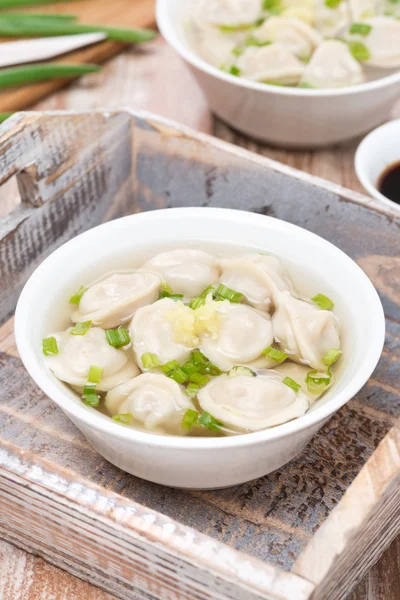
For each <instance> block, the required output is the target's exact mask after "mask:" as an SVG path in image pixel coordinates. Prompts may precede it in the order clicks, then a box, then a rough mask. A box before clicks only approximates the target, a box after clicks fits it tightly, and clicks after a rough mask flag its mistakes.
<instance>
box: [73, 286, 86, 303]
mask: <svg viewBox="0 0 400 600" xmlns="http://www.w3.org/2000/svg"><path fill="white" fill-rule="evenodd" d="M86 290H87V288H86V287H83V286H82V285H81V287H80V288H79V290H78V291H77V292H75V294H73V295H72V296H71V298H70V299H69V303H70V304H76V305H77V306H79V302H80V301H81V299H82V296H83V294H84V293H85V292H86Z"/></svg>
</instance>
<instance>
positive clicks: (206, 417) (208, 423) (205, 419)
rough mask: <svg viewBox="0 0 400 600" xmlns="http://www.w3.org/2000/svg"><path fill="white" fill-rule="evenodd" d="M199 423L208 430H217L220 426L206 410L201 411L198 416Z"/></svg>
mask: <svg viewBox="0 0 400 600" xmlns="http://www.w3.org/2000/svg"><path fill="white" fill-rule="evenodd" d="M199 423H200V425H203V427H206V428H207V429H209V430H210V431H219V430H220V429H221V427H222V423H220V422H219V421H217V420H216V419H215V418H214V417H213V416H211V415H210V413H208V412H203V413H201V415H200V417H199Z"/></svg>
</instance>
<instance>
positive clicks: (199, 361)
mask: <svg viewBox="0 0 400 600" xmlns="http://www.w3.org/2000/svg"><path fill="white" fill-rule="evenodd" d="M192 361H193V362H194V364H195V365H205V364H206V363H208V362H209V360H208V358H207V357H206V356H204V354H203V353H202V352H200V350H195V351H194V352H192Z"/></svg>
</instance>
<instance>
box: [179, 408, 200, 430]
mask: <svg viewBox="0 0 400 600" xmlns="http://www.w3.org/2000/svg"><path fill="white" fill-rule="evenodd" d="M198 418H199V413H198V412H197V410H192V409H190V408H189V409H188V410H187V411H186V412H185V414H184V415H183V419H182V429H187V430H188V431H190V430H191V429H192V427H194V425H196V423H197V420H198Z"/></svg>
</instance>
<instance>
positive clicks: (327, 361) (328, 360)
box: [322, 348, 343, 367]
mask: <svg viewBox="0 0 400 600" xmlns="http://www.w3.org/2000/svg"><path fill="white" fill-rule="evenodd" d="M342 354H343V352H342V350H335V348H331V349H330V350H328V352H327V353H326V354H325V356H324V357H323V359H322V362H323V363H324V365H328V366H329V367H330V366H331V365H333V363H335V362H336V361H337V360H338V358H339V357H340V356H341V355H342Z"/></svg>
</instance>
